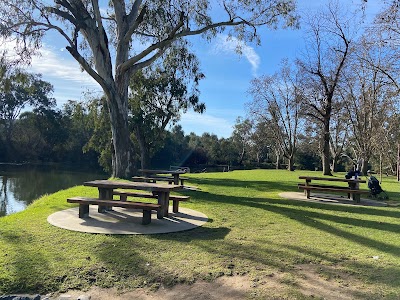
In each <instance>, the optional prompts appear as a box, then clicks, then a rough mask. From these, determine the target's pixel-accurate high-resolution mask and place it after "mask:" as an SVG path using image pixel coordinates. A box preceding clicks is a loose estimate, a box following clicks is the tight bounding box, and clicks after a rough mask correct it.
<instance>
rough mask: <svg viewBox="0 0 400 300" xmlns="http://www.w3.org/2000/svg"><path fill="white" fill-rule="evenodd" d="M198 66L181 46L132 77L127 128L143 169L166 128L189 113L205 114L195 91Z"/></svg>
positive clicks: (161, 142) (185, 47) (197, 92)
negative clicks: (157, 62)
mask: <svg viewBox="0 0 400 300" xmlns="http://www.w3.org/2000/svg"><path fill="white" fill-rule="evenodd" d="M198 66H199V62H198V60H197V58H196V56H195V55H194V54H192V53H190V52H189V51H188V49H187V45H185V44H184V43H183V44H182V45H181V47H171V48H170V49H169V50H168V52H167V55H165V58H164V60H163V61H162V63H159V64H154V65H153V66H151V67H148V68H146V69H143V70H140V71H137V72H136V73H135V74H133V76H131V78H130V90H131V93H130V96H129V127H130V129H131V131H132V132H133V133H134V136H135V141H136V142H137V144H138V148H139V149H140V154H141V164H142V168H147V167H148V166H149V163H150V158H151V157H152V156H153V155H154V152H155V151H157V149H158V148H159V147H160V146H162V145H163V142H164V139H165V136H166V131H165V128H166V127H167V126H168V125H174V124H176V122H178V121H179V119H180V117H181V114H182V113H185V112H187V111H188V110H189V109H193V110H194V111H195V112H198V113H202V112H203V111H204V110H205V104H204V103H202V102H200V100H199V94H200V92H199V89H198V85H199V81H200V80H201V79H202V78H204V75H203V74H202V73H201V72H200V71H199V67H198Z"/></svg>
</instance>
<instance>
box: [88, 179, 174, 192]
mask: <svg viewBox="0 0 400 300" xmlns="http://www.w3.org/2000/svg"><path fill="white" fill-rule="evenodd" d="M83 185H84V186H91V187H97V188H106V189H107V188H108V189H133V190H150V191H161V192H170V191H174V190H179V189H181V188H182V186H181V185H176V184H163V183H150V182H135V181H116V180H93V181H86V182H84V183H83Z"/></svg>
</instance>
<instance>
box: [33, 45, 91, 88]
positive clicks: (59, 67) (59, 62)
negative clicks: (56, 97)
mask: <svg viewBox="0 0 400 300" xmlns="http://www.w3.org/2000/svg"><path fill="white" fill-rule="evenodd" d="M40 54H41V56H36V57H33V59H32V65H31V69H32V71H33V72H35V73H41V74H43V75H44V76H46V77H51V78H54V79H58V80H66V81H69V82H74V83H76V84H79V85H80V86H86V87H88V88H97V89H98V88H99V85H98V83H97V82H96V81H95V80H94V79H93V78H92V77H90V76H89V75H88V74H86V73H85V72H82V71H81V68H80V66H79V64H78V62H76V61H75V60H74V59H73V58H72V57H68V55H69V53H65V52H64V53H62V54H61V51H60V52H59V53H57V52H55V51H54V50H53V49H51V48H49V47H47V46H44V47H43V48H41V49H40ZM65 56H66V57H65Z"/></svg>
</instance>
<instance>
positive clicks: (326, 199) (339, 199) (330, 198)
mask: <svg viewBox="0 0 400 300" xmlns="http://www.w3.org/2000/svg"><path fill="white" fill-rule="evenodd" d="M279 196H280V197H282V198H286V199H290V200H301V201H307V202H314V203H327V204H347V205H361V206H387V203H385V202H382V201H377V200H373V199H366V198H361V201H360V203H356V202H354V201H353V200H351V199H348V198H347V197H346V196H341V195H329V194H317V193H314V194H313V195H311V197H310V198H309V199H307V197H306V195H304V193H302V192H297V193H296V192H284V193H280V194H279Z"/></svg>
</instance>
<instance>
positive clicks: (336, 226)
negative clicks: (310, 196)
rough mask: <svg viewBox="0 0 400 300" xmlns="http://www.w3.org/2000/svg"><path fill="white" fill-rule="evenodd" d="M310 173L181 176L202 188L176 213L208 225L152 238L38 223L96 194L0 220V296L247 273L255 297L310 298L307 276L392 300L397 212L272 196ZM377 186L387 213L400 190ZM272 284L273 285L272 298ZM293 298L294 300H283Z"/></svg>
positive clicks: (51, 201) (54, 198) (59, 196)
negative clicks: (190, 212) (385, 196)
mask: <svg viewBox="0 0 400 300" xmlns="http://www.w3.org/2000/svg"><path fill="white" fill-rule="evenodd" d="M317 174H318V175H319V173H315V172H289V171H285V170H279V171H276V170H252V171H233V172H228V173H202V174H186V175H185V176H188V177H190V180H189V182H190V184H191V185H195V186H198V187H199V188H200V189H199V190H198V191H190V192H185V193H184V194H187V195H190V197H191V201H190V202H188V203H184V204H182V205H183V206H185V207H188V208H191V209H195V210H198V211H201V212H203V213H205V214H206V215H207V216H208V218H209V222H207V223H206V224H205V225H204V226H202V227H199V228H196V229H194V230H190V231H186V232H177V233H171V234H159V235H150V236H146V235H143V236H137V235H132V236H119V235H102V234H85V233H79V232H72V231H68V230H64V229H61V228H57V227H53V226H52V225H50V224H48V223H47V221H46V219H47V217H48V216H49V215H50V214H52V213H53V212H56V211H59V210H62V209H66V208H69V207H72V206H73V205H70V204H68V203H67V202H66V198H67V197H69V196H77V195H81V196H96V195H97V190H96V189H94V188H89V187H82V186H79V187H74V188H70V189H68V190H64V191H59V192H57V193H55V194H52V195H47V196H45V197H42V198H41V199H39V200H37V201H35V202H34V203H33V204H32V205H30V206H29V207H28V209H27V210H25V211H23V212H20V213H16V214H13V215H10V216H7V217H2V218H0V293H27V292H30V293H42V294H44V293H46V292H51V291H53V292H54V291H57V290H59V291H63V292H65V291H67V290H69V289H87V288H89V287H90V286H93V285H95V286H98V287H104V288H108V287H115V288H118V289H120V290H121V291H123V290H129V289H135V288H137V287H145V288H149V289H154V288H157V287H159V286H160V285H165V286H171V285H175V284H178V283H184V284H191V283H193V282H195V281H197V280H202V279H204V280H213V279H215V278H217V277H220V276H224V275H226V276H232V275H235V276H240V275H244V274H247V275H248V276H249V278H251V279H252V280H253V281H254V282H256V283H257V285H254V287H252V289H251V291H252V292H254V293H257V294H263V293H265V294H266V295H269V296H272V295H273V296H274V297H275V299H285V298H287V299H309V298H307V297H306V295H304V294H303V293H302V290H301V285H300V284H299V280H300V279H302V278H304V275H302V269H314V270H315V273H314V275H315V276H316V277H315V278H319V279H320V280H321V282H324V283H326V284H329V285H339V286H341V292H342V293H343V295H347V294H346V293H347V291H348V289H347V288H346V286H343V284H344V283H351V285H350V286H351V287H353V288H354V290H357V293H358V294H348V295H349V297H350V296H351V297H352V298H355V299H381V298H385V297H389V296H390V297H391V299H396V298H398V297H399V296H400V288H399V286H400V281H399V278H400V272H399V269H398V268H397V267H396V266H397V265H399V255H398V249H399V247H400V241H399V239H398V238H397V237H398V229H399V226H400V221H399V220H400V218H399V216H400V212H399V209H398V207H366V206H351V205H346V206H345V205H341V206H339V205H329V204H318V203H310V202H300V201H292V200H287V199H283V198H281V197H279V195H278V194H279V193H281V192H286V191H298V190H297V183H298V182H299V180H298V176H300V175H311V176H313V175H317ZM336 176H339V177H343V176H344V174H337V175H336ZM383 187H384V189H385V190H387V191H388V193H389V196H390V198H391V199H392V201H393V204H399V203H400V193H399V183H398V182H395V180H394V178H393V177H388V178H386V179H385V181H384V183H383ZM361 188H366V184H365V186H362V187H361ZM177 254H178V255H177ZM377 257H378V258H377ZM329 270H331V271H329ZM313 278H314V277H313ZM271 280H274V282H275V283H274V284H277V289H274V290H273V291H272V290H271V289H270V286H269V285H268V282H271ZM352 291H353V290H352ZM293 294H295V295H297V296H298V297H294V298H293V297H292V298H290V297H288V295H293ZM377 295H380V296H377ZM315 296H316V297H318V295H315ZM302 297H303V298H302ZM264 299H265V298H264Z"/></svg>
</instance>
